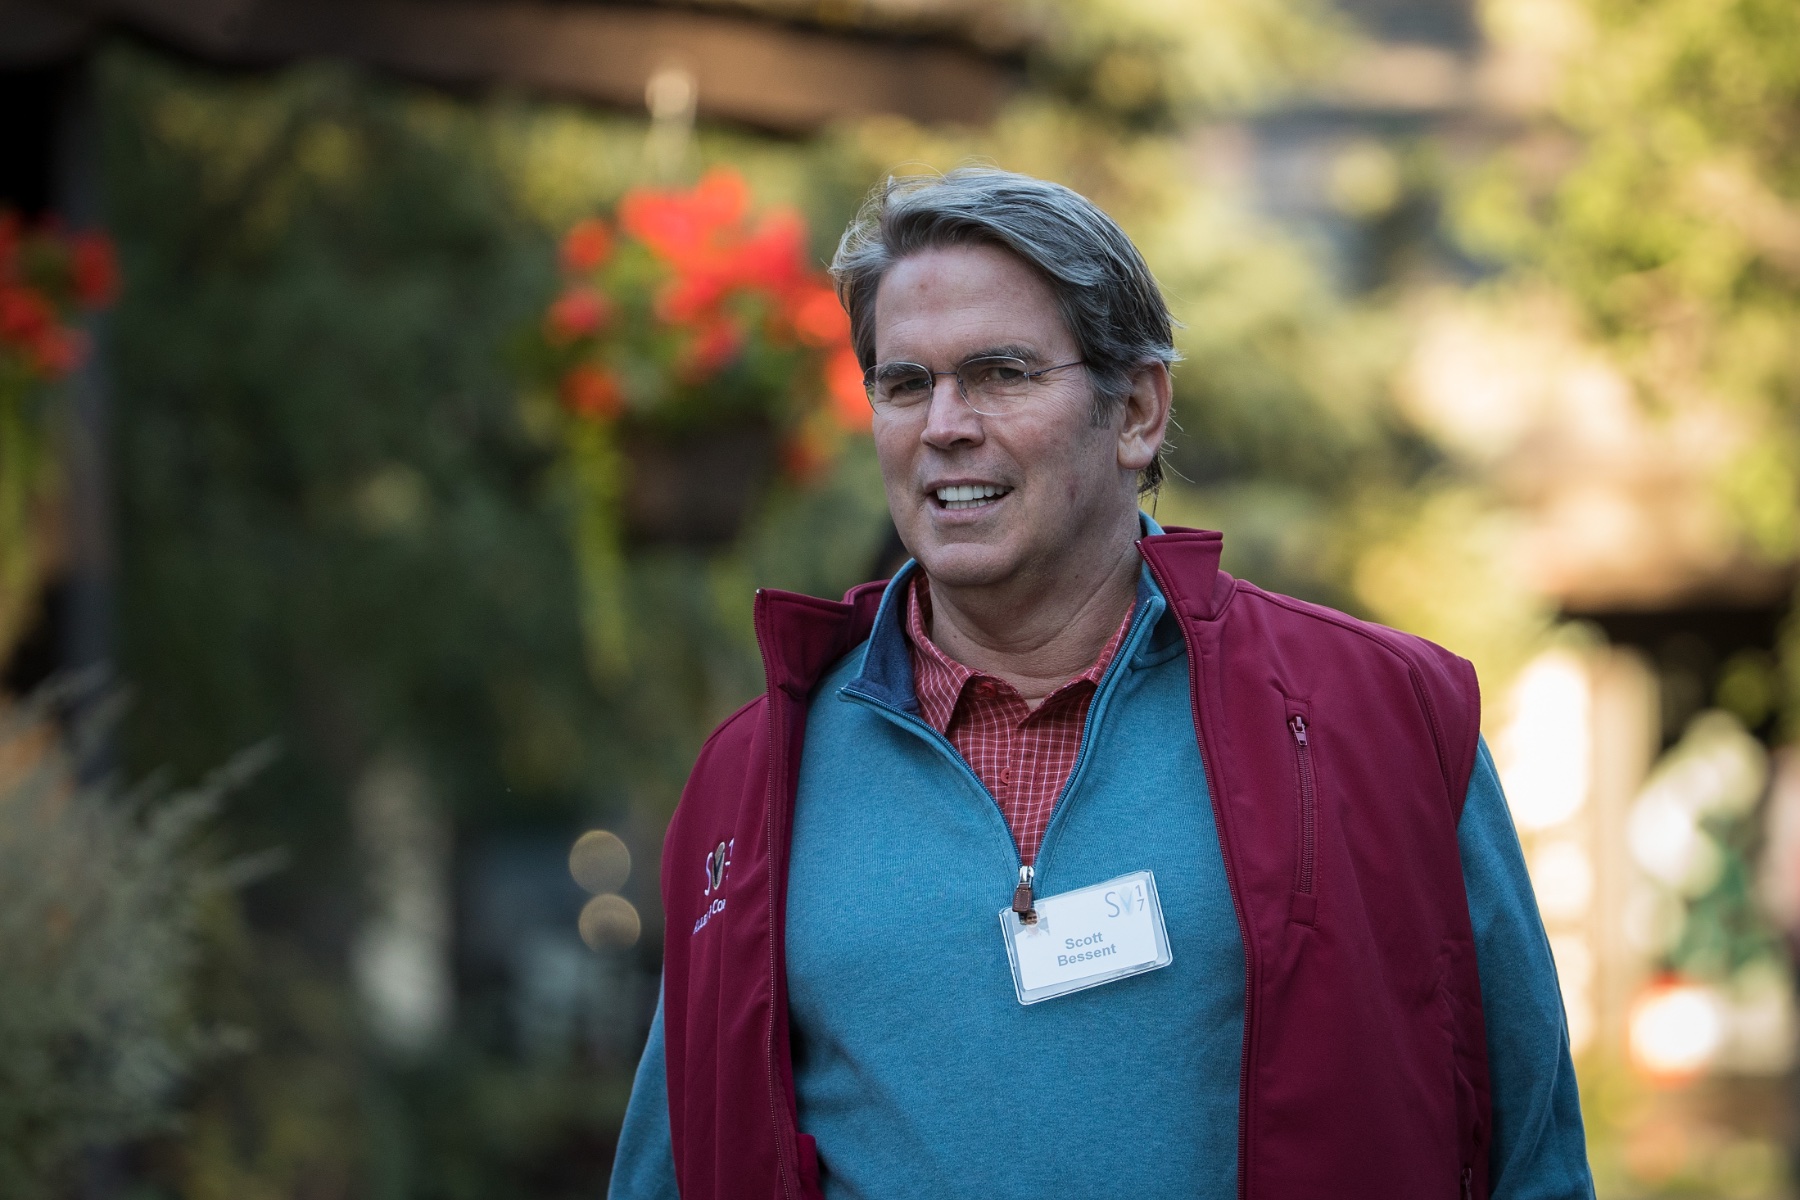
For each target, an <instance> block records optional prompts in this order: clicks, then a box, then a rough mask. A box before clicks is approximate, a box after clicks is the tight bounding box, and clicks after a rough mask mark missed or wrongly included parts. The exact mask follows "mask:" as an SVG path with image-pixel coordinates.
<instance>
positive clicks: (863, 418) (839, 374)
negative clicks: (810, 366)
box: [825, 346, 875, 432]
mask: <svg viewBox="0 0 1800 1200" xmlns="http://www.w3.org/2000/svg"><path fill="white" fill-rule="evenodd" d="M825 390H826V392H827V393H828V394H829V395H830V397H831V415H832V416H834V417H836V418H837V420H838V424H840V425H842V426H843V427H844V428H845V429H849V430H852V431H856V432H861V431H862V430H866V429H868V428H869V425H870V423H871V421H872V420H873V419H874V415H875V414H874V412H873V410H871V409H870V408H869V393H868V392H867V391H866V390H864V388H863V370H862V364H861V363H859V362H857V361H856V351H854V350H852V349H851V348H850V347H848V346H845V347H844V348H843V349H841V350H839V351H838V352H837V353H835V354H833V355H832V356H831V357H830V358H829V359H827V360H826V362H825Z"/></svg>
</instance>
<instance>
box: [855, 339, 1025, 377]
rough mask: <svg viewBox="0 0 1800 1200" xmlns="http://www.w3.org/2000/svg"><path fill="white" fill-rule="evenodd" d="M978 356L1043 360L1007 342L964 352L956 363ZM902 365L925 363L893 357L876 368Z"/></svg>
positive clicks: (913, 365)
mask: <svg viewBox="0 0 1800 1200" xmlns="http://www.w3.org/2000/svg"><path fill="white" fill-rule="evenodd" d="M978 358H1018V359H1023V360H1024V361H1026V362H1028V363H1035V362H1041V361H1043V355H1041V354H1039V353H1038V352H1037V351H1036V350H1033V349H1032V348H1031V347H1029V346H1021V345H1016V344H1013V343H1008V344H1006V345H1002V346H987V347H984V348H982V349H980V350H977V351H975V352H974V353H972V354H966V355H964V356H963V357H962V358H961V359H959V360H958V361H957V364H956V365H957V366H961V365H962V364H963V363H966V362H974V361H975V360H976V359H978ZM903 366H904V367H923V366H925V364H924V363H918V362H914V361H913V360H911V359H909V358H894V359H889V360H888V361H887V362H883V363H877V364H876V369H877V370H880V371H883V372H885V371H886V370H887V369H888V368H890V367H903ZM926 369H927V370H929V369H930V368H928V367H927V368H926Z"/></svg>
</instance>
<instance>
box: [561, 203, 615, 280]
mask: <svg viewBox="0 0 1800 1200" xmlns="http://www.w3.org/2000/svg"><path fill="white" fill-rule="evenodd" d="M612 248H613V239H612V230H610V229H608V228H607V227H606V222H605V221H602V220H601V219H600V218H599V217H589V218H588V219H587V220H585V221H577V222H576V223H575V227H574V228H572V229H570V230H569V232H568V233H567V234H565V235H563V243H562V265H563V270H565V271H567V272H568V273H569V274H571V275H584V274H586V273H587V272H589V271H592V270H595V269H596V268H598V267H599V266H600V265H601V264H602V263H604V262H605V261H606V260H607V259H608V258H611V257H612Z"/></svg>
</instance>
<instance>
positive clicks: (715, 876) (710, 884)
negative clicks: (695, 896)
mask: <svg viewBox="0 0 1800 1200" xmlns="http://www.w3.org/2000/svg"><path fill="white" fill-rule="evenodd" d="M736 841H737V839H736V838H733V839H731V841H729V842H720V843H719V845H718V847H717V848H716V849H714V850H713V851H712V852H711V853H709V854H708V855H707V856H706V891H705V892H703V893H702V895H707V896H710V895H712V894H713V893H714V892H716V891H718V890H720V889H721V888H723V887H724V886H725V869H726V868H727V867H729V866H731V847H732V843H733V842H736Z"/></svg>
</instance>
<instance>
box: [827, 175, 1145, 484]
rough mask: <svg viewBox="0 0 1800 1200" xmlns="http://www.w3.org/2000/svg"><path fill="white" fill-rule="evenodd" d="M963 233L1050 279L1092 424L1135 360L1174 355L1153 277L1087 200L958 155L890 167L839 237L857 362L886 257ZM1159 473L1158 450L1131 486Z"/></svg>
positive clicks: (1105, 416)
mask: <svg viewBox="0 0 1800 1200" xmlns="http://www.w3.org/2000/svg"><path fill="white" fill-rule="evenodd" d="M969 245H989V246H996V247H998V248H1000V249H1002V250H1008V251H1011V252H1012V253H1013V254H1015V255H1017V256H1018V257H1019V258H1020V259H1021V260H1022V261H1024V263H1025V264H1026V265H1027V266H1029V267H1031V268H1033V269H1034V270H1036V271H1037V272H1038V274H1039V275H1041V276H1042V277H1043V278H1044V281H1045V282H1046V283H1048V284H1049V285H1050V290H1051V292H1052V293H1053V294H1054V295H1055V297H1056V303H1057V307H1058V308H1060V309H1061V310H1062V318H1063V324H1065V325H1066V326H1068V329H1069V333H1070V334H1071V335H1072V336H1073V337H1074V339H1075V344H1076V346H1078V347H1079V348H1080V350H1081V357H1082V358H1083V359H1084V360H1085V361H1086V363H1087V368H1088V374H1089V377H1090V378H1091V379H1092V380H1093V383H1094V414H1093V417H1094V423H1095V424H1096V425H1103V424H1105V423H1106V422H1107V421H1109V420H1110V419H1111V418H1112V415H1113V413H1114V412H1115V411H1117V409H1118V406H1119V405H1120V404H1122V403H1123V402H1124V399H1125V397H1126V396H1127V395H1128V394H1130V391H1131V377H1132V375H1133V373H1135V372H1136V371H1137V370H1138V369H1139V368H1140V367H1143V366H1145V365H1146V364H1149V363H1153V362H1159V363H1163V364H1170V363H1173V362H1175V361H1176V360H1177V359H1178V358H1179V357H1180V355H1178V354H1177V353H1176V351H1175V339H1174V324H1175V322H1174V318H1173V317H1171V316H1170V315H1169V306H1168V304H1167V303H1166V302H1165V301H1164V300H1163V295H1162V290H1161V289H1160V288H1159V287H1157V284H1156V278H1155V277H1154V276H1153V275H1151V274H1150V268H1149V267H1148V266H1146V265H1145V264H1144V258H1143V255H1141V254H1139V253H1138V249H1137V247H1136V246H1134V245H1132V243H1131V239H1130V238H1128V237H1126V236H1125V231H1124V230H1122V229H1120V228H1119V226H1118V225H1117V223H1115V222H1114V221H1113V219H1112V218H1111V217H1109V216H1107V215H1106V214H1105V213H1104V212H1101V211H1100V209H1099V207H1098V206H1096V205H1095V204H1094V202H1093V201H1091V200H1089V199H1088V198H1087V197H1085V196H1083V195H1081V194H1080V193H1078V192H1075V191H1072V190H1070V189H1069V188H1066V187H1064V186H1062V185H1061V184H1059V183H1050V182H1048V181H1047V180H1043V179H1034V178H1032V177H1031V176H1029V175H1017V174H1014V173H1013V172H1011V171H1001V170H996V169H994V168H991V167H958V168H957V169H956V170H954V171H951V172H950V173H949V174H946V175H923V176H915V177H911V178H906V179H895V178H893V177H891V176H890V177H889V178H888V180H887V181H886V182H885V183H883V184H882V185H880V186H878V187H877V188H876V189H875V190H874V191H873V192H871V193H870V194H869V198H868V200H867V201H865V202H864V204H863V206H862V210H861V211H860V212H858V213H857V215H856V219H855V220H853V221H851V222H850V227H849V228H848V229H846V230H845V231H844V236H843V238H842V240H840V241H839V242H838V249H837V254H836V256H835V257H834V258H833V259H832V262H831V275H832V278H833V279H834V280H836V282H837V291H838V298H839V299H840V300H842V301H843V304H844V308H845V310H846V311H847V312H848V313H849V314H850V339H851V342H852V344H853V345H854V346H855V348H856V357H857V359H858V361H860V362H861V363H862V366H863V369H864V370H867V369H868V368H869V367H871V366H873V365H874V364H875V293H876V291H877V289H879V288H880V286H881V280H882V277H883V276H885V275H886V274H887V272H888V269H889V268H891V267H892V266H893V265H894V264H895V263H897V262H899V261H900V260H901V259H903V258H906V257H907V256H909V255H912V254H917V253H919V252H921V251H924V250H934V249H941V248H944V247H948V246H969ZM1161 482H1162V462H1161V459H1160V456H1159V458H1158V459H1157V460H1155V461H1153V462H1152V463H1151V464H1150V466H1148V467H1147V468H1145V469H1144V471H1143V473H1142V477H1141V478H1140V481H1139V484H1140V490H1142V491H1152V490H1154V489H1155V488H1156V487H1157V485H1159V484H1160V483H1161Z"/></svg>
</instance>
